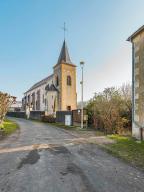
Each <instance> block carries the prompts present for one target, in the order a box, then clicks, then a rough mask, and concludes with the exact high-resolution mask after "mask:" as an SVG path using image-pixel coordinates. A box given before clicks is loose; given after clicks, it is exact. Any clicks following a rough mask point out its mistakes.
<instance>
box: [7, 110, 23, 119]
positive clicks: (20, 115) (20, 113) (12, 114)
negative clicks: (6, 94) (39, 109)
mask: <svg viewBox="0 0 144 192" xmlns="http://www.w3.org/2000/svg"><path fill="white" fill-rule="evenodd" d="M7 116H9V117H16V118H26V114H25V111H9V112H8V113H7Z"/></svg>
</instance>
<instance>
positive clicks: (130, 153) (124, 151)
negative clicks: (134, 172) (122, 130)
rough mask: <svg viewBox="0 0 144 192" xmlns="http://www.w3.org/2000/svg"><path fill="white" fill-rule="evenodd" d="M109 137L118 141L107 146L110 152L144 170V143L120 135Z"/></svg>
mask: <svg viewBox="0 0 144 192" xmlns="http://www.w3.org/2000/svg"><path fill="white" fill-rule="evenodd" d="M108 137H109V138H111V139H114V140H115V141H116V143H113V144H109V145H106V146H105V148H106V149H107V150H108V152H110V153H112V154H114V155H116V156H117V157H120V158H122V159H123V160H125V161H127V162H129V163H131V164H132V165H134V166H136V167H141V168H142V169H143V170H144V141H143V142H138V141H136V140H134V139H133V138H131V137H123V136H118V135H111V136H108Z"/></svg>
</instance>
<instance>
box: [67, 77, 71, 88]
mask: <svg viewBox="0 0 144 192" xmlns="http://www.w3.org/2000/svg"><path fill="white" fill-rule="evenodd" d="M67 85H69V86H70V85H71V76H69V75H68V76H67Z"/></svg>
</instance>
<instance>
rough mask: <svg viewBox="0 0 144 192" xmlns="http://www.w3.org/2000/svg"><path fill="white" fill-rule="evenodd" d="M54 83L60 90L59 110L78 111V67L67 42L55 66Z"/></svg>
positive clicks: (64, 43)
mask: <svg viewBox="0 0 144 192" xmlns="http://www.w3.org/2000/svg"><path fill="white" fill-rule="evenodd" d="M54 82H55V86H56V88H57V89H58V110H59V111H67V110H74V109H77V94H76V65H74V64H73V63H72V62H71V59H70V56H69V52H68V48H67V45H66V41H65V40H64V42H63V45H62V48H61V52H60V55H59V58H58V62H57V64H56V65H55V66H54Z"/></svg>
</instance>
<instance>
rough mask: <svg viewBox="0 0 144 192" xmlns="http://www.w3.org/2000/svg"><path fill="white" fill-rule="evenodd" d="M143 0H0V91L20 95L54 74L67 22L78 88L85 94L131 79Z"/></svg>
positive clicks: (143, 14) (89, 95)
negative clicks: (131, 38)
mask: <svg viewBox="0 0 144 192" xmlns="http://www.w3.org/2000/svg"><path fill="white" fill-rule="evenodd" d="M143 7H144V1H143V0H119V1H115V0H24V1H20V0H5V1H3V0H0V91H3V92H7V93H9V94H11V95H14V96H16V97H17V99H18V100H21V98H22V97H23V93H24V92H25V91H26V90H27V89H28V88H30V87H31V86H32V85H33V84H34V83H36V82H38V81H39V80H41V79H43V78H45V77H47V76H48V75H51V74H52V73H53V66H54V65H55V64H56V63H57V59H58V56H59V54H60V49H61V47H62V43H63V39H64V35H63V30H62V27H63V23H64V22H66V26H67V29H68V30H67V32H66V42H67V45H68V48H69V54H70V57H71V60H72V62H73V63H74V64H76V65H77V94H78V101H79V100H80V98H81V88H80V80H81V68H80V64H79V63H80V61H84V62H85V66H84V100H89V99H90V98H92V97H93V95H94V93H95V92H100V91H102V90H103V89H104V88H106V87H111V86H120V85H121V84H123V83H131V68H132V65H131V63H132V61H131V58H132V56H131V43H130V42H127V41H126V39H127V38H128V37H129V36H130V35H131V34H132V33H133V32H134V31H136V30H137V29H138V28H139V27H141V26H142V25H143V24H144V11H143Z"/></svg>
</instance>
